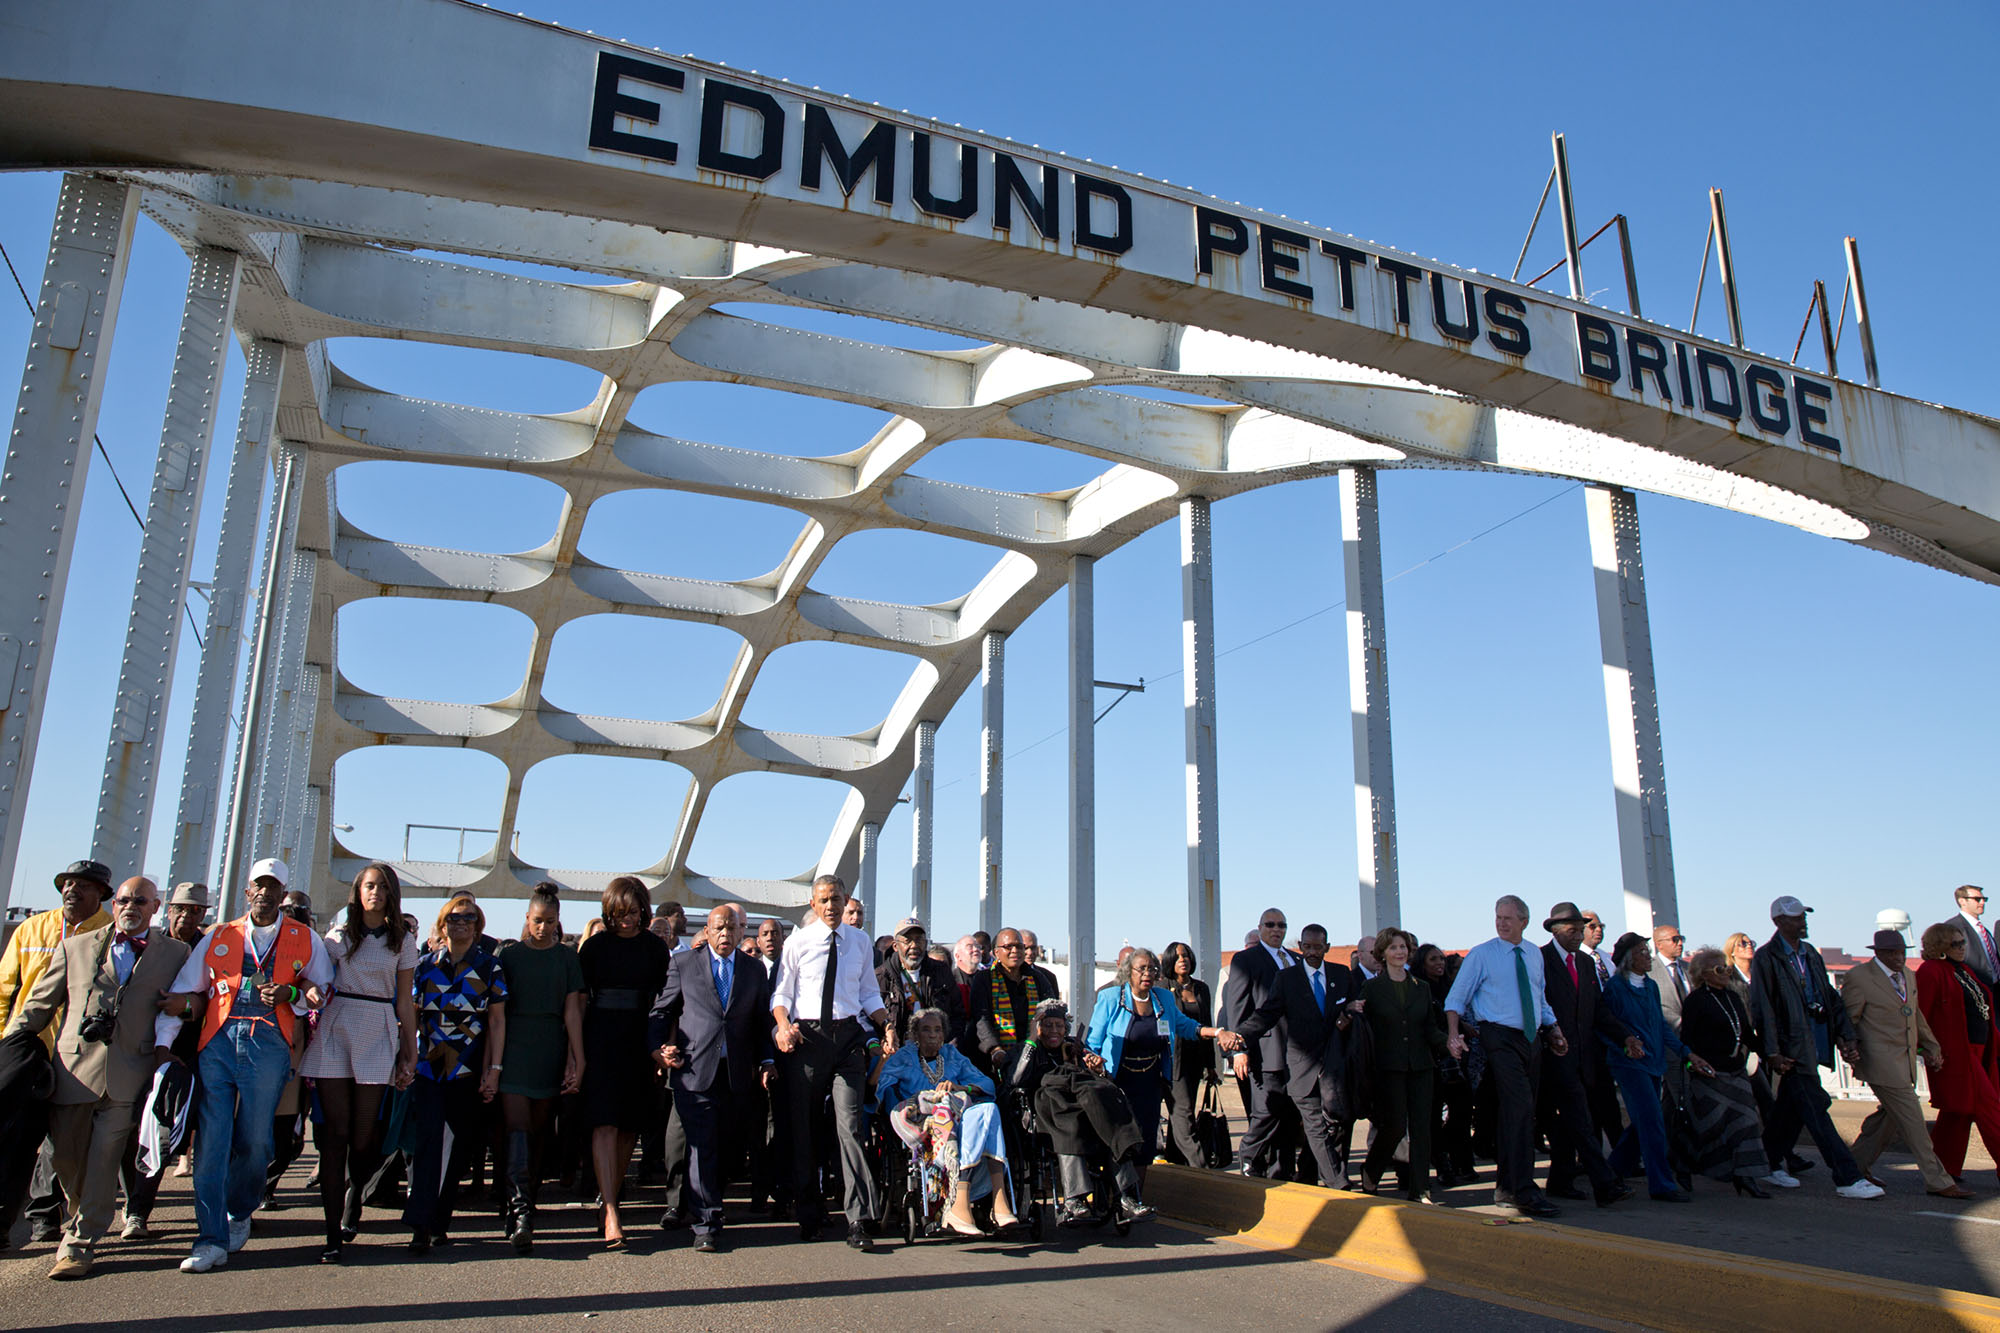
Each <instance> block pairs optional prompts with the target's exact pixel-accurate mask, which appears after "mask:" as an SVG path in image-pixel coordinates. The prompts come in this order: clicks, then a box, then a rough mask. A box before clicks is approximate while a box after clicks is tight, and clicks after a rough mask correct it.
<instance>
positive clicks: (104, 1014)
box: [76, 1001, 118, 1046]
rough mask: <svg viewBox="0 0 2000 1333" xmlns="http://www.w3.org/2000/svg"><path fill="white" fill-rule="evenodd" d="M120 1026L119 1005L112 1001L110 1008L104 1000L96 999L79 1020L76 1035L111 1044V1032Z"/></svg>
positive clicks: (87, 1039) (84, 1038) (88, 1039)
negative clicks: (105, 1004) (105, 1005)
mask: <svg viewBox="0 0 2000 1333" xmlns="http://www.w3.org/2000/svg"><path fill="white" fill-rule="evenodd" d="M117 1027H118V1005H117V1002H116V1001H113V1002H112V1005H111V1007H110V1008H109V1009H107V1008H105V1007H104V1004H103V1002H102V1001H95V1002H93V1003H92V1004H91V1007H90V1009H89V1011H88V1012H86V1013H85V1014H84V1016H83V1017H82V1018H81V1019H79V1020H78V1021H77V1025H76V1035H77V1036H79V1037H81V1038H82V1039H83V1040H85V1041H101V1042H103V1043H104V1044H105V1045H107V1046H108V1045H110V1044H111V1034H112V1033H113V1032H114V1031H115V1030H116V1029H117Z"/></svg>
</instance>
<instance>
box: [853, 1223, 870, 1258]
mask: <svg viewBox="0 0 2000 1333" xmlns="http://www.w3.org/2000/svg"><path fill="white" fill-rule="evenodd" d="M847 1248H848V1249H850V1250H859V1251H861V1253H863V1254H873V1253H874V1252H875V1242H874V1241H872V1240H870V1239H868V1233H867V1232H866V1231H863V1230H862V1229H861V1228H860V1227H859V1226H851V1227H849V1228H848V1229H847Z"/></svg>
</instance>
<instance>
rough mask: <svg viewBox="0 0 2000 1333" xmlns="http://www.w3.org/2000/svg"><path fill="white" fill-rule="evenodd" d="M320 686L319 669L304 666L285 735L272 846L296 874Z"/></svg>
mask: <svg viewBox="0 0 2000 1333" xmlns="http://www.w3.org/2000/svg"><path fill="white" fill-rule="evenodd" d="M304 637H305V636H304V635H303V634H301V635H300V638H302V639H303V638H304ZM319 686H320V669H319V667H317V666H315V665H313V664H312V663H310V662H308V663H306V664H304V665H303V666H301V667H300V668H299V671H298V673H297V675H296V676H295V678H294V680H293V684H292V698H291V711H290V719H291V720H290V722H289V724H288V725H287V728H286V732H285V785H284V788H283V790H282V792H281V793H280V794H281V796H282V798H283V803H282V804H281V805H280V806H279V808H278V809H279V813H278V839H277V841H276V842H275V843H274V844H272V845H273V846H275V847H276V848H277V850H276V851H274V852H272V853H271V855H273V856H276V857H279V858H281V859H282V860H283V861H284V862H285V863H286V864H287V865H289V866H290V867H291V868H292V870H293V873H295V874H296V873H298V872H299V871H300V869H301V867H303V866H304V862H302V861H300V860H299V849H300V848H301V847H304V846H305V845H306V842H307V838H306V831H305V820H306V779H307V777H309V776H310V775H311V770H312V743H313V730H314V728H315V727H316V726H317V725H318V722H319Z"/></svg>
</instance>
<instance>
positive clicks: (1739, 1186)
mask: <svg viewBox="0 0 2000 1333" xmlns="http://www.w3.org/2000/svg"><path fill="white" fill-rule="evenodd" d="M1729 1183H1730V1184H1732V1185H1734V1186H1735V1187H1736V1192H1737V1193H1738V1194H1747V1195H1749V1196H1750V1197H1751V1198H1753V1199H1768V1198H1770V1197H1771V1191H1769V1190H1767V1189H1765V1188H1763V1187H1762V1186H1761V1185H1759V1184H1758V1183H1757V1182H1756V1181H1754V1180H1752V1179H1750V1177H1748V1176H1731V1177H1730V1178H1729Z"/></svg>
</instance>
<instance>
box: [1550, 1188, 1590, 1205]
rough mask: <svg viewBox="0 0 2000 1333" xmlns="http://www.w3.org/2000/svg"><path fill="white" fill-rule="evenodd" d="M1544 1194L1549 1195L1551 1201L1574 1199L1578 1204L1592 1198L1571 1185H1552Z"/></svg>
mask: <svg viewBox="0 0 2000 1333" xmlns="http://www.w3.org/2000/svg"><path fill="white" fill-rule="evenodd" d="M1542 1192H1543V1193H1544V1194H1546V1195H1548V1196H1549V1197H1550V1198H1551V1199H1572V1200H1574V1201H1576V1202H1577V1203H1582V1202H1583V1201H1584V1200H1585V1199H1588V1198H1589V1197H1590V1196H1589V1195H1588V1194H1585V1193H1584V1192H1583V1191H1582V1190H1580V1189H1576V1188H1574V1187H1573V1186H1570V1185H1551V1186H1549V1187H1548V1188H1547V1189H1546V1190H1543V1191H1542Z"/></svg>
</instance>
